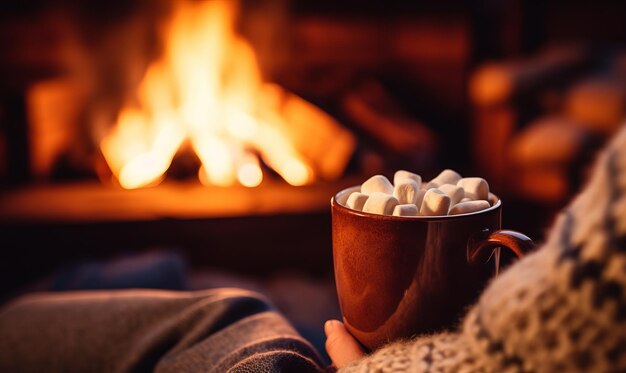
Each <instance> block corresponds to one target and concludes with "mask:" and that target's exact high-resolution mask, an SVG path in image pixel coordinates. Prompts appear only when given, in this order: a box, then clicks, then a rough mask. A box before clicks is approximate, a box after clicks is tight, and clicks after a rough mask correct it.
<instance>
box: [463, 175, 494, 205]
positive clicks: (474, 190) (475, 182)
mask: <svg viewBox="0 0 626 373" xmlns="http://www.w3.org/2000/svg"><path fill="white" fill-rule="evenodd" d="M456 185H458V186H460V187H461V188H463V190H465V196H466V197H469V198H471V199H476V200H478V199H484V200H485V201H486V200H487V199H488V198H489V184H487V181H486V180H485V179H483V178H481V177H465V178H463V179H461V180H459V181H458V182H457V183H456Z"/></svg>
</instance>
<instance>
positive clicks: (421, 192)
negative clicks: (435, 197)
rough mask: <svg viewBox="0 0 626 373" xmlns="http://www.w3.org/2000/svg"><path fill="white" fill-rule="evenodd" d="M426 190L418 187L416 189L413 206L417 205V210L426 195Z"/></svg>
mask: <svg viewBox="0 0 626 373" xmlns="http://www.w3.org/2000/svg"><path fill="white" fill-rule="evenodd" d="M427 191H428V190H426V189H420V190H418V191H417V196H416V198H415V206H417V209H418V210H419V208H420V206H422V201H424V195H426V192H427Z"/></svg>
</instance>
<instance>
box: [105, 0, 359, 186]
mask: <svg viewBox="0 0 626 373" xmlns="http://www.w3.org/2000/svg"><path fill="white" fill-rule="evenodd" d="M174 4H176V6H177V7H176V9H175V10H174V13H173V15H172V18H171V20H170V22H169V23H168V25H167V27H166V29H165V44H164V47H165V48H164V53H163V55H162V56H161V57H160V58H159V60H157V61H155V62H153V63H152V64H151V65H150V66H149V67H148V69H147V71H146V73H145V76H144V78H143V80H142V82H141V83H140V85H139V87H138V90H137V93H136V97H134V99H133V100H130V101H132V102H129V104H127V105H126V106H125V107H124V108H123V109H122V111H121V112H120V114H119V116H118V121H117V123H116V125H115V126H114V128H113V129H112V131H111V132H110V133H109V134H108V135H107V136H106V137H105V138H104V139H103V140H102V142H101V144H100V148H101V150H102V153H103V155H104V157H105V159H106V161H107V163H108V165H109V167H110V168H111V170H112V171H113V173H114V175H115V176H116V177H117V179H118V181H119V183H120V185H121V186H122V187H124V188H127V189H133V188H139V187H142V186H147V185H151V184H156V183H158V182H159V181H160V180H162V179H163V178H164V175H165V173H166V171H167V169H168V168H169V166H170V164H171V163H172V159H173V158H174V156H175V154H176V152H177V151H179V149H180V148H181V147H182V146H186V144H188V145H190V147H191V148H192V149H193V151H194V152H195V153H196V154H197V156H198V158H199V159H200V161H201V163H202V167H201V168H200V170H199V178H200V180H201V182H202V183H203V184H207V185H217V186H230V185H233V184H236V183H239V184H241V185H244V186H246V187H255V186H258V185H259V184H261V182H262V180H263V169H262V167H261V162H260V160H259V157H260V158H261V159H262V161H263V162H264V163H265V164H266V165H268V166H269V167H271V168H272V169H273V170H274V171H275V172H276V173H278V174H279V175H280V176H281V177H282V178H283V179H285V180H286V181H287V182H288V183H289V184H292V185H304V184H307V183H310V182H312V181H313V180H314V179H315V178H316V177H318V176H321V177H323V178H324V177H326V178H334V177H337V176H338V174H339V173H340V172H341V170H342V169H343V168H344V167H345V165H346V163H347V161H348V158H349V156H350V154H351V153H352V151H353V149H354V139H353V137H352V135H351V134H350V133H348V132H347V131H346V130H343V129H341V128H340V126H338V125H337V124H336V123H334V121H333V120H332V119H331V118H330V117H329V116H328V115H326V114H325V113H323V112H322V111H321V110H319V109H317V108H315V107H314V106H313V105H312V104H310V103H308V102H306V101H304V100H303V99H301V98H299V97H297V96H295V95H293V94H290V93H288V92H286V91H285V90H284V89H282V88H280V87H278V86H276V85H274V84H271V83H268V82H265V81H264V80H263V78H262V76H261V72H260V70H259V67H258V64H257V61H256V57H255V54H254V51H253V50H252V48H251V46H250V45H249V44H248V43H247V41H245V40H244V39H243V38H242V37H241V36H239V35H238V34H237V33H236V32H235V29H234V24H235V19H236V16H237V3H236V2H235V1H231V0H221V1H220V0H218V1H182V2H174ZM302 118H305V119H308V121H309V122H311V123H310V124H304V126H302V125H300V126H298V124H297V123H293V122H298V121H299V122H302ZM314 126H318V127H320V128H327V129H329V130H330V131H329V133H328V134H325V135H320V133H319V130H318V133H317V134H316V132H315V131H310V130H311V128H313V127H314ZM294 131H297V132H294ZM306 132H311V134H310V136H313V137H315V136H317V137H318V138H319V137H320V136H322V137H329V136H331V137H332V138H334V139H336V141H334V144H335V147H333V149H334V150H329V149H327V147H329V146H331V145H332V144H331V143H332V142H333V141H330V142H331V143H329V140H323V139H318V140H320V141H318V142H319V144H317V145H315V144H311V143H314V142H315V141H313V140H315V139H314V138H309V139H308V141H307V140H303V139H302V138H306V137H307V134H306ZM310 136H309V137H310ZM307 142H308V143H307ZM315 146H317V149H316V148H314V147H315ZM323 153H329V154H330V156H331V157H332V159H331V160H330V161H328V160H327V159H324V158H327V157H326V156H325V155H324V154H323ZM315 154H320V155H321V156H320V158H321V159H316V158H315V157H312V156H313V155H315Z"/></svg>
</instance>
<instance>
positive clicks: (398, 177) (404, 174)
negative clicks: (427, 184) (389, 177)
mask: <svg viewBox="0 0 626 373" xmlns="http://www.w3.org/2000/svg"><path fill="white" fill-rule="evenodd" d="M406 179H409V180H413V181H415V184H417V185H418V186H419V187H421V186H422V177H421V176H420V175H418V174H414V173H412V172H409V171H405V170H398V171H396V173H395V174H394V175H393V185H398V184H400V182H401V181H402V180H406ZM418 189H419V188H418Z"/></svg>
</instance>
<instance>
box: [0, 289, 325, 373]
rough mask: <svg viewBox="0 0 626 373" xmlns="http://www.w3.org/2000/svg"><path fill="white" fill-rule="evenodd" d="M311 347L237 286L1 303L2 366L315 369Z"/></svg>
mask: <svg viewBox="0 0 626 373" xmlns="http://www.w3.org/2000/svg"><path fill="white" fill-rule="evenodd" d="M322 366H323V365H322V363H321V359H320V357H319V354H318V353H317V351H316V350H315V349H314V348H313V347H312V346H311V344H310V343H309V342H307V341H306V340H305V339H303V338H302V337H301V336H299V335H298V333H297V332H296V331H295V329H294V328H293V327H292V326H291V325H290V324H289V322H287V320H286V319H285V318H284V317H282V316H281V315H280V314H278V313H277V312H276V311H274V310H273V308H272V306H271V305H270V304H269V302H268V300H267V299H266V298H264V297H263V296H261V295H259V294H256V293H253V292H250V291H246V290H240V289H212V290H206V291H200V292H173V291H160V290H117V291H83V292H63V293H40V294H33V295H27V296H24V297H21V298H19V299H17V300H15V301H13V302H11V303H10V304H8V305H6V306H5V307H4V308H3V309H2V310H1V311H0V371H37V372H39V371H48V372H53V371H106V372H112V371H132V372H136V371H159V372H168V371H176V372H197V371H203V372H205V371H229V370H232V371H251V370H252V371H298V372H307V371H320V370H322Z"/></svg>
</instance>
